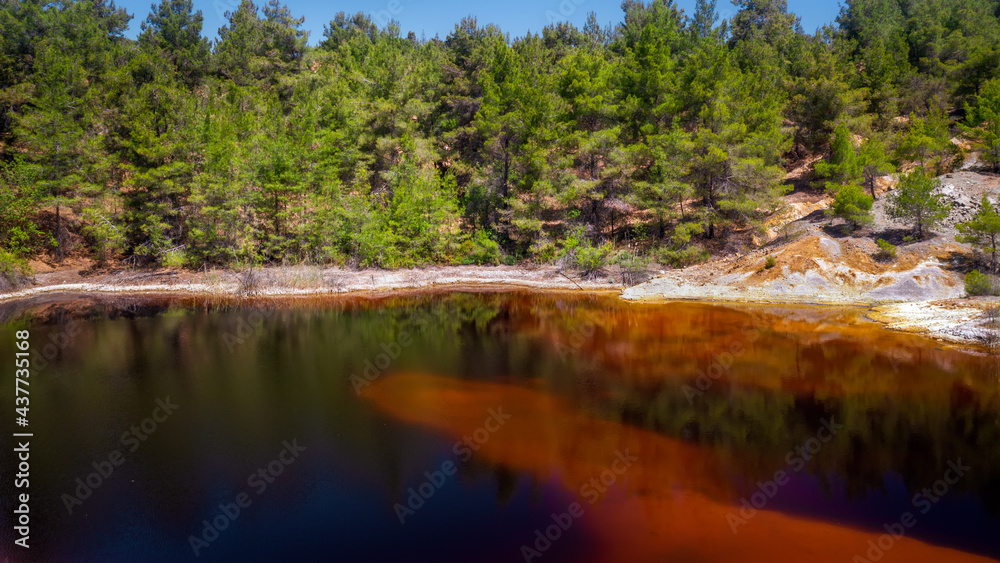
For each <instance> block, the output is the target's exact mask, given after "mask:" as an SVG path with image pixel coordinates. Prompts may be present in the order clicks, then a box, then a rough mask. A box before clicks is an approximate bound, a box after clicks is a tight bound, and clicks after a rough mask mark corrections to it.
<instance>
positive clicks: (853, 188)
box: [827, 184, 875, 230]
mask: <svg viewBox="0 0 1000 563" xmlns="http://www.w3.org/2000/svg"><path fill="white" fill-rule="evenodd" d="M827 190H829V191H831V192H832V193H834V194H835V198H834V200H833V207H832V208H830V209H829V210H828V211H827V213H829V214H831V215H834V216H836V217H839V218H841V219H843V220H844V221H847V224H848V226H849V227H850V228H851V229H852V230H857V229H859V228H861V227H864V226H868V225H871V224H872V223H874V222H875V219H874V218H873V217H872V213H871V211H872V205H873V204H874V203H875V198H873V197H872V196H870V195H868V194H866V193H864V191H862V189H861V187H860V186H858V185H856V184H848V185H846V186H837V185H833V184H827Z"/></svg>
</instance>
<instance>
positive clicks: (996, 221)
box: [956, 195, 1000, 273]
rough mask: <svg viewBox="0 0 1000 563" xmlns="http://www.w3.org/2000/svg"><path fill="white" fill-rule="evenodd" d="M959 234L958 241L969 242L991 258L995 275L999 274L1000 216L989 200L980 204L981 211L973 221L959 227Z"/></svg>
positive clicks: (986, 199)
mask: <svg viewBox="0 0 1000 563" xmlns="http://www.w3.org/2000/svg"><path fill="white" fill-rule="evenodd" d="M957 227H958V232H959V233H961V234H960V235H959V236H958V237H956V240H958V242H967V243H969V244H971V245H973V246H975V247H976V248H978V249H979V250H982V251H983V252H984V253H986V254H989V255H990V256H991V265H992V271H993V273H996V272H997V251H998V250H1000V248H998V247H1000V214H998V213H997V209H996V207H994V206H993V204H992V203H990V200H989V198H987V197H986V196H985V195H984V196H983V201H982V202H980V204H979V211H977V212H976V214H975V216H973V217H972V220H971V221H969V222H967V223H961V224H959V225H957Z"/></svg>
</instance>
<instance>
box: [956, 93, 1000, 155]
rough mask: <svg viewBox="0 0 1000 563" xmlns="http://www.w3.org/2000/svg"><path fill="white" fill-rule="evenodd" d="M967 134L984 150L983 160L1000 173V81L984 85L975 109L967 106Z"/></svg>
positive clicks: (965, 126)
mask: <svg viewBox="0 0 1000 563" xmlns="http://www.w3.org/2000/svg"><path fill="white" fill-rule="evenodd" d="M965 113H966V114H967V115H968V120H967V122H966V124H965V125H964V126H963V130H964V131H965V134H966V135H967V136H968V137H970V138H972V139H974V140H975V141H976V143H977V144H978V145H979V146H980V147H981V148H982V149H983V160H985V161H986V162H988V163H990V164H991V165H993V171H994V172H1000V79H998V78H994V79H993V80H990V81H989V82H987V83H986V84H984V85H983V87H982V91H981V93H980V94H979V95H978V96H977V97H976V105H975V106H974V107H970V106H968V105H967V106H966V107H965Z"/></svg>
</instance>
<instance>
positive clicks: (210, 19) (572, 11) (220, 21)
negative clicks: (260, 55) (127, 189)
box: [115, 0, 840, 45]
mask: <svg viewBox="0 0 1000 563" xmlns="http://www.w3.org/2000/svg"><path fill="white" fill-rule="evenodd" d="M150 2H151V0H119V1H117V2H115V3H116V4H117V5H119V6H122V7H124V8H125V9H127V10H128V12H129V13H130V14H132V15H133V16H134V19H133V20H132V22H131V26H130V28H129V36H131V37H134V36H136V35H137V34H138V33H139V23H140V22H142V20H144V19H146V16H147V15H148V14H149V8H150ZM157 2H159V0H157ZM255 2H256V3H257V5H258V6H262V5H263V4H265V3H266V2H267V0H255ZM285 3H286V4H287V5H288V7H289V9H290V10H291V11H292V14H294V15H296V16H305V18H306V22H305V26H304V27H305V29H307V30H308V31H309V32H310V34H309V43H310V44H312V45H315V44H316V43H318V42H319V41H321V40H322V39H323V25H324V24H326V23H329V21H330V20H331V19H333V16H334V15H335V14H336V13H337V12H340V11H343V12H347V13H348V14H353V13H355V12H365V13H369V14H372V15H373V16H374V18H375V20H376V21H377V22H379V23H381V22H382V21H384V20H385V19H387V18H389V17H392V18H394V19H396V20H398V21H399V22H400V27H401V28H402V32H403V35H404V36H405V35H406V33H407V32H408V31H411V30H412V31H414V32H415V33H416V34H417V37H420V36H421V34H422V33H423V34H426V36H427V38H428V39H429V38H432V37H434V35H435V34H440V36H441V38H442V39H444V38H445V37H446V36H447V35H448V33H450V32H451V30H452V29H453V28H454V27H455V24H456V23H458V22H459V21H460V20H461V19H462V18H463V17H465V16H467V15H470V14H471V15H474V16H476V17H477V18H478V20H479V23H480V24H481V25H485V24H487V23H495V24H497V25H498V26H500V28H501V29H503V30H504V31H505V32H508V33H510V34H511V36H512V37H516V36H520V35H524V34H525V33H526V32H527V31H529V30H530V31H533V32H539V31H541V29H542V28H543V27H545V25H547V24H548V23H549V22H550V20H551V19H558V20H563V21H570V22H573V23H574V24H576V25H577V26H580V27H582V26H583V23H584V22H585V21H586V19H587V13H588V12H591V11H593V12H596V13H597V19H598V20H599V21H600V22H601V23H602V25H603V24H607V23H617V22H620V21H621V20H622V11H621V1H620V0H504V1H493V2H488V3H487V2H484V3H478V4H473V3H470V2H467V1H461V0H374V1H367V2H365V1H358V0H340V1H335V2H317V1H315V0H286V2H285ZM238 5H239V0H194V6H195V9H196V10H201V11H202V14H203V15H204V16H205V25H204V28H203V30H202V33H203V34H204V35H205V36H207V37H210V38H215V37H216V36H217V31H218V29H219V28H220V27H222V25H224V24H225V18H224V16H223V14H225V12H226V11H227V10H235V9H236V6H238ZM678 5H679V6H680V7H681V8H682V9H684V11H685V12H686V13H688V14H691V13H692V12H693V11H694V6H695V0H679V2H678ZM788 9H789V10H790V11H792V12H794V13H795V14H797V15H798V16H800V17H801V18H802V27H803V28H805V30H806V31H807V32H809V33H811V32H813V31H815V30H816V29H817V28H819V27H821V26H823V25H825V24H827V23H831V22H832V21H833V20H834V19H835V18H836V17H837V14H838V13H839V11H840V6H839V3H837V2H829V1H819V2H817V1H815V0H812V1H810V0H788ZM719 12H720V14H722V15H723V16H725V17H730V16H731V15H732V14H733V13H734V8H733V6H732V4H730V3H729V2H727V1H726V0H719Z"/></svg>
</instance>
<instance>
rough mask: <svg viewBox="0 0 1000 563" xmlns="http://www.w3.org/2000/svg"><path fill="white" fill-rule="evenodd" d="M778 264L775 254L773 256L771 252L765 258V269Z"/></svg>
mask: <svg viewBox="0 0 1000 563" xmlns="http://www.w3.org/2000/svg"><path fill="white" fill-rule="evenodd" d="M777 265H778V262H777V261H776V260H775V259H774V256H771V255H770V254H769V255H768V256H767V258H765V259H764V269H765V270H770V269H773V268H774V267H775V266H777Z"/></svg>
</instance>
